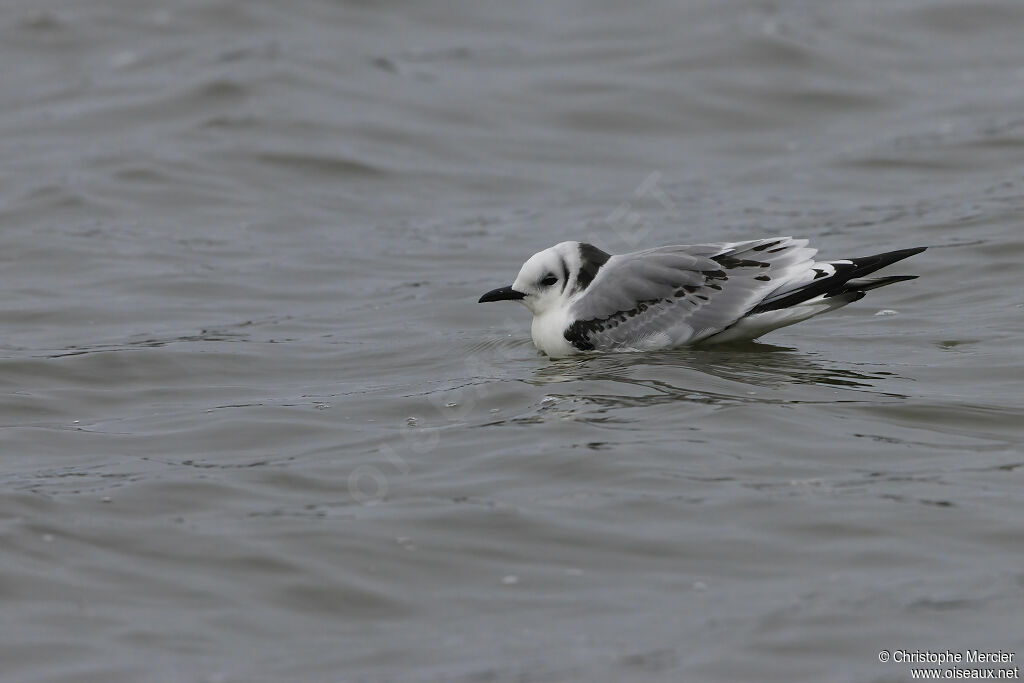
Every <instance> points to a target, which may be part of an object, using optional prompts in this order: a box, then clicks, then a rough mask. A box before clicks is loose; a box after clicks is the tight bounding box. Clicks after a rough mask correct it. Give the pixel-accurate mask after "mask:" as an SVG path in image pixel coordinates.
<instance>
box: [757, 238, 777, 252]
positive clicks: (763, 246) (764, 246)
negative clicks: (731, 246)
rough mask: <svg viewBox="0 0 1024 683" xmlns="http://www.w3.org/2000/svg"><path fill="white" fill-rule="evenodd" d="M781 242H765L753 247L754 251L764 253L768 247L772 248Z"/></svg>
mask: <svg viewBox="0 0 1024 683" xmlns="http://www.w3.org/2000/svg"><path fill="white" fill-rule="evenodd" d="M781 242H782V240H775V241H774V242H765V243H764V244H759V245H757V246H756V247H754V251H764V250H765V249H767V248H769V247H774V246H775V245H776V244H779V243H781Z"/></svg>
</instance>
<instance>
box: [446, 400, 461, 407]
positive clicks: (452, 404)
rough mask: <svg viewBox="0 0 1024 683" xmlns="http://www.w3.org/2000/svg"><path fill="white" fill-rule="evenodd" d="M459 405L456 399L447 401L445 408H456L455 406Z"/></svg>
mask: <svg viewBox="0 0 1024 683" xmlns="http://www.w3.org/2000/svg"><path fill="white" fill-rule="evenodd" d="M457 405H459V404H458V403H456V402H455V401H448V402H447V403H445V404H444V407H445V408H454V407H456V406H457Z"/></svg>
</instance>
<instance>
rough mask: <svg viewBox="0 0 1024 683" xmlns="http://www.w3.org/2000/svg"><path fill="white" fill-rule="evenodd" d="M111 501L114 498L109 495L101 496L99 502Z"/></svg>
mask: <svg viewBox="0 0 1024 683" xmlns="http://www.w3.org/2000/svg"><path fill="white" fill-rule="evenodd" d="M113 501H114V499H113V498H111V497H110V496H103V497H102V498H100V502H101V503H112V502H113Z"/></svg>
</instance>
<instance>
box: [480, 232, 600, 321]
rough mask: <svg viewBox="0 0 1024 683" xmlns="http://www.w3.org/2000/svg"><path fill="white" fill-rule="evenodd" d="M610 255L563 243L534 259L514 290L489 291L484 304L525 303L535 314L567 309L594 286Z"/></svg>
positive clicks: (520, 271) (580, 245) (522, 269)
mask: <svg viewBox="0 0 1024 683" xmlns="http://www.w3.org/2000/svg"><path fill="white" fill-rule="evenodd" d="M608 258H609V255H608V254H606V253H605V252H603V251H601V250H600V249H598V248H597V247H595V246H593V245H590V244H583V243H580V242H562V243H560V244H556V245H555V246H553V247H549V248H548V249H545V250H544V251H539V252H537V253H536V254H534V255H533V256H531V257H530V258H529V259H528V260H527V261H526V263H524V264H523V267H522V268H521V269H520V270H519V275H518V276H516V279H515V282H513V283H512V285H511V286H510V287H501V288H499V289H495V290H492V291H490V292H487V293H486V294H484V295H483V296H482V297H480V302H481V303H484V302H488V301H503V300H516V301H521V302H522V303H523V304H524V305H525V306H526V307H527V308H529V309H530V310H531V311H532V312H533V314H534V315H542V314H543V313H545V312H547V311H549V310H551V309H553V308H558V307H563V306H565V305H567V304H568V302H569V301H570V300H571V299H572V298H573V297H574V296H575V295H577V294H579V293H580V292H581V291H583V290H584V289H586V288H587V286H588V285H590V282H591V280H593V279H594V275H596V274H597V270H598V269H599V268H600V267H601V266H602V265H604V263H605V261H607V260H608Z"/></svg>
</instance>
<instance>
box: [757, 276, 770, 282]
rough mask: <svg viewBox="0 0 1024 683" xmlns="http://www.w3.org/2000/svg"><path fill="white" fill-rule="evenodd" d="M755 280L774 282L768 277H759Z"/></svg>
mask: <svg viewBox="0 0 1024 683" xmlns="http://www.w3.org/2000/svg"><path fill="white" fill-rule="evenodd" d="M754 279H755V280H760V281H761V282H771V280H772V279H771V277H769V276H767V275H758V276H757V277H755V278H754Z"/></svg>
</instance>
